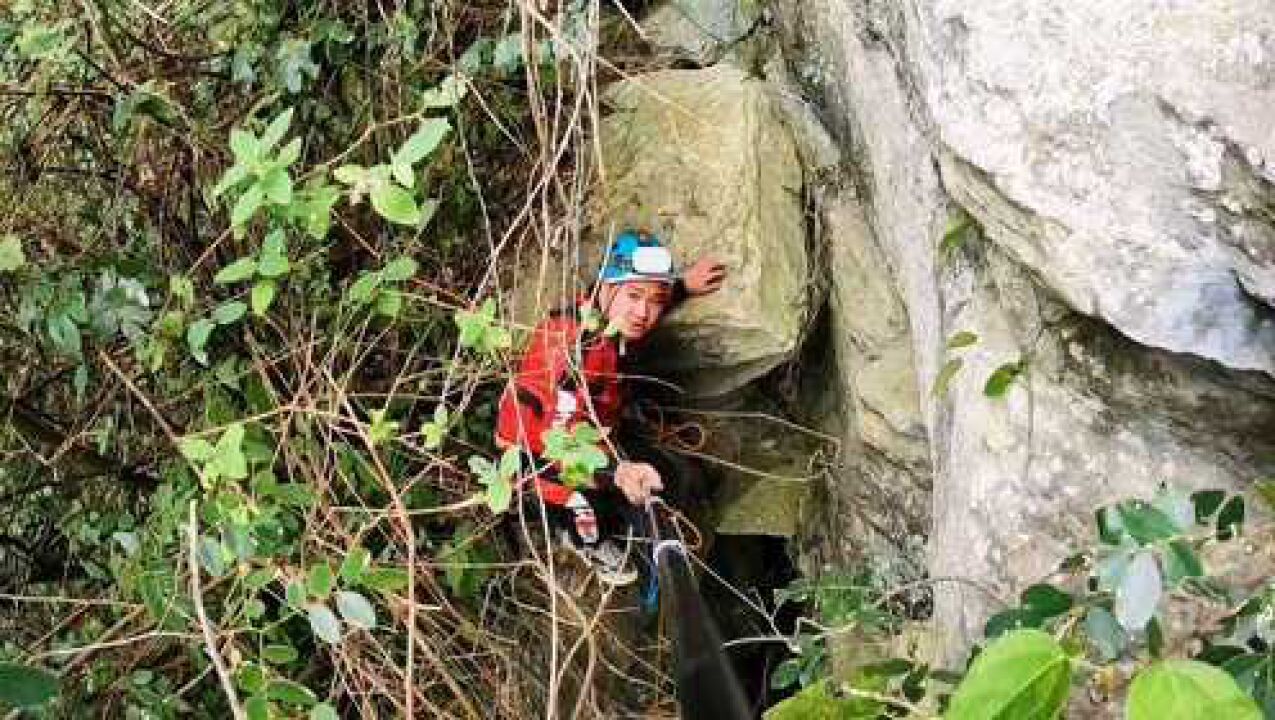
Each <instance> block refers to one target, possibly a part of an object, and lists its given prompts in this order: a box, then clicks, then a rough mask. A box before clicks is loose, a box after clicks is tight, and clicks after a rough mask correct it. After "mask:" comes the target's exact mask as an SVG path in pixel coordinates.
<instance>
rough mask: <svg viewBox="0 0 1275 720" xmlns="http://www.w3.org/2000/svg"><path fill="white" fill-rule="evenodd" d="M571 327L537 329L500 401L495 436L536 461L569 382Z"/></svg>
mask: <svg viewBox="0 0 1275 720" xmlns="http://www.w3.org/2000/svg"><path fill="white" fill-rule="evenodd" d="M570 325H571V323H569V322H565V321H562V320H556V319H550V320H547V321H545V322H543V323H541V324H540V325H538V326H537V327H536V329H535V331H534V332H533V333H532V336H531V342H530V343H528V345H527V349H526V350H525V351H524V354H523V357H522V360H521V361H520V363H519V366H518V372H517V374H516V375H515V376H514V378H513V380H512V381H511V382H510V383H509V386H508V387H507V388H506V389H505V392H504V394H503V395H502V396H501V399H500V411H499V415H498V417H497V422H496V435H497V437H498V438H500V440H502V441H503V442H505V443H507V444H513V445H517V446H519V447H521V448H522V449H523V450H525V451H526V452H528V453H529V454H530V455H532V456H533V457H539V456H540V455H542V454H543V453H544V437H543V436H544V433H545V431H546V430H548V429H549V428H550V427H552V426H553V416H554V410H555V407H556V405H557V397H558V390H559V388H561V387H562V386H563V384H564V383H567V382H569V380H570V378H569V372H570V370H569V367H570V363H569V359H570V353H571V343H572V342H573V339H572V335H573V333H572V332H571V330H572V329H571V327H570Z"/></svg>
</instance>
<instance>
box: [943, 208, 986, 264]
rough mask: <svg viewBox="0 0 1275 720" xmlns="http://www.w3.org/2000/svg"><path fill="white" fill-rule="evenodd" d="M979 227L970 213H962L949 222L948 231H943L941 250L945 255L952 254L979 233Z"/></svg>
mask: <svg viewBox="0 0 1275 720" xmlns="http://www.w3.org/2000/svg"><path fill="white" fill-rule="evenodd" d="M977 227H978V226H977V225H976V224H975V223H974V218H973V217H971V216H970V215H969V213H966V212H961V214H960V215H959V216H958V217H955V218H953V219H952V220H951V221H949V222H948V224H947V229H946V230H944V231H943V239H942V240H940V241H939V250H940V251H941V252H942V253H943V254H944V255H950V254H952V253H953V252H955V251H956V250H958V249H960V247H961V246H962V245H964V244H965V241H966V240H967V239H969V236H970V235H971V234H973V232H976V231H977Z"/></svg>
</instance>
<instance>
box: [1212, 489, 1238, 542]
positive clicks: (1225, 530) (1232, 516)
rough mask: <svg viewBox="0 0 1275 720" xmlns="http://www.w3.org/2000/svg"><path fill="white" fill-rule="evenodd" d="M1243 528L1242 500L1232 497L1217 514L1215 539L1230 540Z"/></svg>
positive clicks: (1236, 496)
mask: <svg viewBox="0 0 1275 720" xmlns="http://www.w3.org/2000/svg"><path fill="white" fill-rule="evenodd" d="M1243 526H1244V498H1242V497H1240V496H1239V495H1235V496H1233V497H1232V498H1231V499H1230V500H1227V501H1226V504H1225V505H1223V506H1222V509H1221V510H1219V511H1218V513H1217V539H1218V540H1230V539H1231V538H1233V537H1235V536H1236V535H1238V534H1239V533H1240V530H1241V529H1242V528H1243Z"/></svg>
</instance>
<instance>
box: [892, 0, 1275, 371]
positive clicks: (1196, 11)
mask: <svg viewBox="0 0 1275 720" xmlns="http://www.w3.org/2000/svg"><path fill="white" fill-rule="evenodd" d="M901 4H902V5H905V6H907V9H908V12H909V13H910V14H911V15H912V16H913V17H914V18H915V23H916V33H917V38H918V39H920V38H927V39H928V41H927V42H917V43H916V44H915V45H911V44H910V45H909V48H910V49H911V50H912V51H914V52H915V54H914V55H913V61H914V63H915V65H914V67H913V70H914V71H915V72H916V74H917V76H918V77H919V78H920V80H921V83H922V85H923V90H924V95H925V98H926V100H927V107H928V110H929V113H930V116H931V117H932V119H933V122H934V123H935V125H936V129H937V132H938V139H939V140H941V142H942V144H943V145H944V146H945V147H946V148H947V149H949V150H950V153H951V155H950V158H952V159H954V160H956V162H945V164H944V172H943V178H944V181H945V184H946V186H947V188H948V189H949V191H951V192H952V194H953V196H954V197H955V198H957V200H958V201H960V202H961V204H962V205H965V206H966V207H968V208H970V209H971V210H972V211H973V212H974V213H975V214H976V215H977V216H978V217H979V219H980V221H982V222H983V224H984V226H985V227H986V228H987V229H988V232H989V234H990V235H991V237H992V239H993V240H994V241H996V242H997V243H998V244H1001V245H1003V246H1004V247H1005V248H1006V249H1007V250H1008V251H1009V252H1010V253H1011V254H1012V255H1013V257H1014V258H1015V259H1016V260H1017V261H1018V262H1021V263H1023V264H1024V265H1026V266H1027V267H1029V268H1031V269H1032V270H1033V271H1034V272H1036V273H1039V274H1040V275H1041V276H1042V277H1043V278H1044V280H1045V283H1046V284H1047V285H1048V286H1049V287H1051V288H1052V289H1054V290H1055V291H1056V292H1058V293H1059V294H1060V295H1062V296H1063V297H1064V298H1065V299H1066V301H1067V303H1068V304H1069V305H1070V306H1072V307H1073V308H1075V309H1076V310H1078V311H1080V312H1083V313H1086V314H1089V315H1094V316H1097V317H1100V318H1102V319H1103V320H1105V321H1106V322H1108V323H1110V324H1111V325H1113V326H1114V327H1116V328H1117V329H1118V330H1119V331H1120V332H1122V333H1124V334H1126V335H1128V336H1129V337H1131V338H1133V339H1134V340H1137V341H1138V342H1140V343H1143V344H1146V345H1151V346H1155V347H1160V348H1164V349H1166V350H1171V351H1174V352H1184V353H1192V354H1195V355H1199V356H1200V357H1204V358H1208V359H1210V360H1215V361H1217V362H1219V363H1222V364H1223V365H1227V366H1229V367H1233V368H1237V369H1244V370H1262V371H1265V372H1268V373H1270V372H1275V312H1273V311H1272V301H1273V300H1275V218H1272V216H1271V214H1270V212H1269V209H1264V208H1269V207H1270V205H1271V203H1272V202H1273V201H1275V192H1273V189H1272V185H1271V183H1272V181H1275V133H1272V132H1271V127H1272V124H1273V123H1275V85H1272V83H1271V82H1270V79H1271V77H1272V75H1273V74H1275V6H1272V5H1271V3H1269V2H1267V1H1266V0H1239V1H1237V2H1228V3H1165V2H1161V1H1160V0H1130V1H1129V2H1122V3H1114V4H1113V3H1109V2H1105V1H1104V0H1032V1H1031V2H1013V3H1011V2H986V0H950V1H948V2H938V3H934V2H914V1H909V2H905V3H901Z"/></svg>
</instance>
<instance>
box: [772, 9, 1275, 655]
mask: <svg viewBox="0 0 1275 720" xmlns="http://www.w3.org/2000/svg"><path fill="white" fill-rule="evenodd" d="M779 16H780V20H781V25H783V26H784V27H785V28H786V32H787V33H788V35H787V38H788V47H789V54H790V60H791V62H792V66H793V69H794V74H795V75H797V76H798V77H799V78H801V80H802V82H803V85H804V86H805V87H806V88H807V90H808V92H810V93H811V95H812V96H814V97H816V98H818V100H819V101H820V102H821V103H822V104H823V106H824V112H825V118H826V120H827V124H828V125H829V127H830V129H831V130H832V131H833V133H834V135H835V136H836V137H837V139H838V141H839V143H840V144H841V146H842V147H843V149H845V150H846V151H847V153H848V155H849V161H850V164H851V165H853V166H854V167H855V168H857V171H858V172H859V174H860V177H859V185H860V186H861V187H862V188H863V190H864V192H863V197H864V198H865V211H866V212H865V217H866V218H867V221H868V228H869V230H870V236H871V238H872V239H873V241H874V243H875V246H876V247H877V248H879V249H880V252H881V256H880V259H873V258H872V257H871V256H868V255H860V256H859V257H855V258H847V261H848V262H851V263H853V264H855V265H859V266H863V267H881V266H884V267H885V268H888V270H889V271H890V273H891V275H890V277H891V280H890V283H891V284H893V286H894V290H895V292H897V296H898V298H899V299H900V300H901V303H902V305H903V307H904V309H905V310H906V319H907V320H906V326H904V327H905V328H906V333H905V334H906V336H907V337H908V338H909V340H910V343H911V349H912V352H911V364H912V366H913V372H914V373H915V377H914V387H915V391H916V394H917V398H918V403H919V414H918V415H917V417H919V418H920V420H921V422H922V427H923V429H924V430H923V433H921V434H919V435H918V436H917V437H916V442H917V447H918V448H920V447H924V448H926V449H927V450H928V455H929V458H930V461H931V465H932V471H931V472H932V473H933V475H932V486H933V497H932V503H931V508H932V523H933V532H932V535H931V537H930V547H929V558H928V560H929V570H930V573H931V574H932V575H935V576H957V577H966V578H970V579H973V580H976V581H978V582H979V583H981V584H982V585H983V586H984V587H986V588H988V589H989V590H990V592H991V594H992V595H999V596H1002V597H1012V596H1013V595H1014V594H1016V593H1017V592H1018V591H1019V590H1021V589H1022V588H1023V587H1025V586H1026V585H1027V584H1030V583H1031V582H1032V581H1034V580H1035V579H1037V578H1039V577H1041V576H1042V575H1044V574H1045V573H1047V572H1049V571H1050V570H1051V569H1053V567H1054V566H1055V565H1056V563H1057V562H1058V561H1059V560H1060V559H1062V558H1063V557H1065V556H1066V555H1068V554H1069V553H1070V552H1072V551H1073V550H1074V549H1076V548H1077V547H1078V546H1081V545H1084V544H1088V543H1090V542H1091V541H1092V529H1091V514H1092V511H1093V510H1094V508H1096V507H1098V506H1100V505H1103V504H1106V503H1109V502H1113V501H1116V500H1120V499H1125V498H1129V497H1138V496H1141V497H1148V496H1150V495H1151V494H1152V493H1153V492H1154V490H1155V488H1156V487H1157V486H1158V485H1159V484H1160V483H1161V482H1164V483H1167V484H1170V485H1175V486H1179V487H1183V488H1188V489H1190V488H1200V487H1223V488H1239V487H1242V486H1243V485H1244V484H1245V483H1247V482H1249V481H1251V480H1253V479H1255V478H1258V477H1262V476H1264V475H1266V474H1268V473H1269V472H1270V471H1271V470H1272V460H1271V458H1273V457H1275V433H1272V432H1271V430H1272V422H1273V421H1272V420H1271V418H1272V417H1275V383H1273V382H1272V381H1271V378H1270V376H1269V375H1270V372H1271V371H1272V368H1273V367H1275V354H1273V353H1272V350H1275V345H1272V340H1273V339H1275V335H1273V334H1272V333H1275V326H1272V321H1271V312H1270V308H1269V307H1268V303H1269V301H1270V297H1271V292H1270V291H1271V284H1270V279H1271V275H1270V273H1271V272H1272V269H1273V268H1275V265H1272V263H1271V262H1270V250H1271V247H1272V244H1271V234H1270V233H1271V229H1272V226H1275V223H1273V222H1272V220H1271V218H1270V217H1269V212H1268V211H1264V210H1259V209H1258V208H1263V207H1269V206H1270V204H1271V197H1272V194H1271V173H1272V170H1271V164H1270V163H1271V160H1270V159H1271V157H1272V151H1273V150H1275V145H1273V143H1275V136H1272V135H1271V134H1270V127H1271V126H1272V123H1271V113H1272V110H1271V108H1275V102H1272V101H1273V100H1275V97H1272V93H1275V86H1272V85H1271V84H1270V82H1269V78H1270V75H1271V72H1270V71H1271V67H1272V65H1271V63H1272V62H1275V52H1272V48H1271V44H1270V38H1271V37H1275V33H1273V32H1272V23H1273V22H1275V7H1272V6H1271V5H1270V4H1269V3H1265V2H1260V1H1258V0H1243V1H1241V2H1238V3H1226V4H1207V3H1204V4H1201V3H1163V2H1155V1H1154V0H1136V1H1134V2H1129V3H1123V4H1119V5H1118V6H1114V5H1111V4H1110V3H1100V2H1097V1H1096V0H1081V1H1079V2H1075V1H1068V2H1062V1H1061V0H1030V1H1028V2H983V1H982V0H944V1H943V2H922V1H921V0H869V1H868V2H864V3H853V4H849V3H842V2H835V1H834V0H801V2H797V1H796V0H790V1H789V2H786V3H781V7H780V10H779ZM953 200H955V201H956V203H954V202H953ZM956 204H959V205H960V206H963V207H964V208H965V210H968V211H969V212H970V213H971V214H972V215H973V216H974V217H975V219H976V220H977V222H978V223H979V224H980V225H981V226H982V227H983V228H984V232H983V233H977V232H975V233H971V234H970V235H969V236H968V239H967V240H966V242H965V243H963V244H962V246H961V247H959V248H958V249H956V250H955V251H953V252H947V253H944V252H940V251H939V245H940V242H941V241H942V239H943V237H944V229H945V227H946V226H947V224H948V222H949V220H950V219H951V218H953V217H956V216H958V214H959V211H958V209H957V208H956V207H955V205H956ZM845 228H848V229H841V230H835V231H834V232H833V237H832V238H831V241H832V242H834V243H835V242H836V241H837V240H839V239H841V238H843V237H845V236H846V235H847V234H848V235H851V236H853V235H861V234H862V231H861V230H855V229H853V228H854V225H853V224H848V225H845ZM843 275H846V276H847V277H854V275H853V274H846V273H840V274H839V275H838V277H840V276H843ZM852 287H853V285H848V286H847V288H852ZM838 292H841V290H840V289H838V288H835V287H834V297H836V293H838ZM853 292H854V291H853V290H852V289H851V290H850V294H849V295H848V296H847V297H854V294H853ZM884 307H887V308H888V305H885V306H884ZM843 327H845V328H846V331H847V332H850V333H852V334H854V335H855V336H856V343H861V342H866V343H867V344H866V345H864V346H863V347H864V348H866V349H868V350H871V349H872V348H873V347H874V346H879V347H890V346H891V341H890V337H891V335H890V333H884V334H883V333H881V332H879V330H880V329H881V328H877V331H876V332H871V333H869V332H868V331H869V330H872V328H870V327H868V326H862V327H859V328H853V327H851V326H843ZM884 327H885V328H887V329H888V328H889V327H891V326H890V325H889V324H886V325H885V326H884ZM958 332H969V333H973V334H974V335H975V336H977V342H976V343H974V344H973V345H971V346H968V347H965V348H961V349H954V350H950V349H948V348H946V342H947V340H948V339H949V338H950V337H952V336H953V335H954V334H955V333H958ZM883 342H884V344H883V345H882V344H881V343H883ZM847 349H848V350H858V351H859V354H858V355H857V356H856V355H853V354H850V353H846V354H844V355H843V356H844V357H846V358H848V360H847V361H846V362H847V363H854V365H853V366H850V365H847V366H845V367H842V369H841V370H840V371H839V372H841V373H842V374H845V375H847V376H848V377H849V378H850V380H851V382H850V383H849V390H848V392H849V393H850V394H851V398H850V399H851V404H852V405H854V406H856V407H871V406H873V405H874V404H875V403H880V402H882V401H883V398H882V394H883V393H884V394H885V396H886V398H888V397H889V396H890V395H894V396H895V397H896V398H897V393H890V392H888V388H889V387H890V385H891V383H890V382H889V376H888V375H877V376H875V377H874V376H873V375H872V374H871V373H872V372H873V370H872V364H871V358H872V357H873V356H874V354H875V353H876V351H875V350H871V351H870V352H864V351H863V349H859V348H856V347H855V346H854V345H851V346H850V347H848V348H847ZM856 357H857V359H855V358H856ZM899 357H900V358H902V356H899ZM954 359H959V360H960V361H961V363H962V365H961V367H960V370H959V371H958V372H957V373H956V374H955V375H954V376H953V378H952V381H951V383H950V384H949V386H948V389H947V391H946V392H940V393H935V392H933V391H932V388H933V387H934V385H935V379H936V377H937V376H938V374H939V372H940V369H941V368H942V367H943V366H944V365H945V364H946V363H948V362H949V361H951V360H954ZM1024 360H1026V361H1027V372H1026V373H1025V374H1024V375H1023V376H1021V377H1020V378H1019V379H1018V380H1017V381H1015V383H1014V384H1013V385H1011V387H1010V389H1009V391H1008V393H1007V395H1006V396H1005V397H1004V398H1000V399H995V398H989V397H987V396H986V394H985V392H984V385H985V383H986V381H987V379H988V377H989V376H990V375H991V374H992V373H993V372H994V371H995V370H996V369H997V368H998V367H1000V366H1002V365H1004V364H1006V363H1017V362H1020V361H1024ZM898 362H900V363H902V359H900V360H899V361H898ZM856 376H857V377H858V378H859V380H858V381H857V382H856V381H855V378H856ZM896 387H899V386H898V385H896ZM896 407H897V405H896ZM899 417H907V415H900V416H896V418H895V419H896V422H891V423H885V424H883V425H882V426H881V427H883V428H886V429H889V430H891V431H892V432H893V431H895V430H897V429H899V428H900V427H907V425H906V424H903V425H902V426H900V424H899V423H898V422H897V419H898V418H899ZM860 425H861V427H860V429H859V430H858V435H859V437H861V438H864V439H865V440H866V439H868V438H872V437H873V436H874V434H875V437H876V438H878V440H876V441H874V443H875V444H876V445H877V446H880V445H884V446H885V447H890V446H891V445H892V444H894V443H892V442H891V441H890V438H891V437H895V438H897V436H892V435H891V434H889V433H887V434H882V433H880V432H879V431H878V430H879V429H880V428H878V430H874V429H873V428H871V427H869V426H867V425H864V424H862V423H861V424H860ZM881 438H884V439H885V440H886V442H884V443H883V442H881ZM864 446H865V447H869V448H871V447H874V445H869V444H868V443H867V442H865V443H864ZM858 492H860V489H859V487H858V486H857V485H855V484H852V483H846V484H845V485H844V486H840V487H834V488H832V490H831V493H832V495H833V496H834V498H836V497H838V496H839V497H840V502H841V503H842V504H844V505H852V504H854V502H855V501H856V500H857V496H856V493H858ZM843 531H844V528H843V527H837V526H833V527H830V528H829V529H828V530H827V532H830V533H838V532H843ZM995 604H996V603H995V601H994V600H993V599H992V598H991V597H989V595H988V594H987V593H986V592H984V591H983V590H974V589H972V588H971V587H969V586H965V585H963V584H942V585H939V586H936V588H935V627H936V628H940V629H942V630H943V631H945V632H946V633H947V637H945V638H940V644H941V645H942V647H941V648H940V649H939V654H940V656H941V657H945V658H946V660H947V661H948V662H949V663H951V664H953V665H958V664H959V663H960V662H961V661H962V660H963V653H964V650H965V649H966V648H967V647H968V642H969V641H970V640H972V639H974V638H977V637H978V636H979V635H980V633H981V627H982V623H983V622H984V620H985V619H986V617H987V615H988V613H989V610H990V609H991V608H992V607H993V606H994V605H995Z"/></svg>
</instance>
